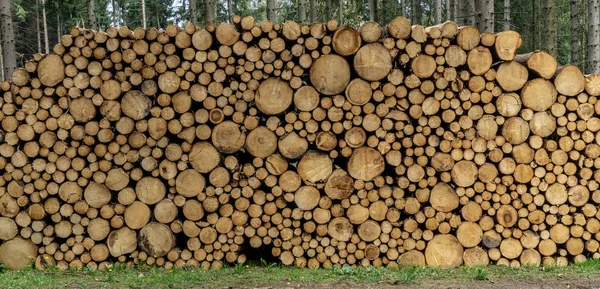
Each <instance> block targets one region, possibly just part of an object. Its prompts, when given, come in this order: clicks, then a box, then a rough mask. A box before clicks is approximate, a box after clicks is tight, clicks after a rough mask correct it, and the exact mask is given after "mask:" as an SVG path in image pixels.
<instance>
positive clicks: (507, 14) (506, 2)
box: [503, 0, 510, 31]
mask: <svg viewBox="0 0 600 289" xmlns="http://www.w3.org/2000/svg"><path fill="white" fill-rule="evenodd" d="M503 28H504V30H505V31H506V30H510V0H504V27H503Z"/></svg>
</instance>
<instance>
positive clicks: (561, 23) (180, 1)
mask: <svg viewBox="0 0 600 289" xmlns="http://www.w3.org/2000/svg"><path fill="white" fill-rule="evenodd" d="M232 15H242V16H248V15H251V16H253V17H254V18H255V19H256V20H257V21H258V22H260V21H263V20H270V21H273V22H278V23H283V22H284V21H286V20H294V21H297V22H299V23H306V24H308V23H313V22H325V21H327V20H328V19H331V18H334V19H337V20H338V21H339V22H340V23H341V24H342V25H350V26H353V27H358V26H360V25H361V24H362V23H364V22H366V21H376V22H379V23H380V24H381V25H385V24H387V23H388V22H389V21H390V20H391V19H392V18H394V17H396V16H400V15H401V16H405V17H407V18H408V19H410V20H411V22H412V23H413V24H421V25H423V26H431V25H435V24H437V23H442V22H444V21H446V20H452V21H455V22H457V23H458V24H459V25H471V26H475V27H477V28H479V29H480V31H482V32H494V31H496V32H498V31H502V30H509V29H510V30H515V31H517V32H519V33H520V34H521V35H522V37H523V45H522V46H521V48H520V50H519V53H524V52H529V51H535V50H546V51H548V52H550V53H551V54H552V55H554V56H555V57H556V58H557V59H558V62H559V63H560V64H563V65H564V64H567V63H572V64H575V65H577V66H578V67H580V68H581V69H582V70H583V71H585V72H587V73H600V0H512V1H511V0H495V1H494V0H0V27H1V31H0V33H1V36H2V38H1V40H2V42H1V44H2V52H3V53H2V54H3V59H2V60H4V61H3V62H2V67H4V70H3V72H4V73H2V75H1V76H2V79H4V78H5V77H4V76H9V75H10V74H9V73H7V72H10V71H12V69H14V67H18V66H23V64H24V62H25V61H26V60H27V59H29V58H30V57H31V55H33V54H35V53H47V52H48V51H51V50H52V47H53V46H54V44H56V43H57V42H58V41H59V38H60V36H61V35H63V34H66V33H68V31H69V29H70V28H71V27H73V26H79V27H85V28H91V29H96V30H98V29H99V30H105V29H106V28H107V27H109V26H115V27H118V26H128V27H161V28H164V27H166V26H167V25H168V24H170V23H178V24H181V25H182V24H183V23H185V22H187V21H192V22H194V23H196V24H198V25H203V24H204V23H206V22H216V23H219V22H223V21H230V19H231V16H232ZM13 47H14V48H13Z"/></svg>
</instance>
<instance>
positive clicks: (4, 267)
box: [0, 263, 6, 273]
mask: <svg viewBox="0 0 600 289" xmlns="http://www.w3.org/2000/svg"><path fill="white" fill-rule="evenodd" d="M5 271H6V266H4V264H2V263H0V273H4V272H5Z"/></svg>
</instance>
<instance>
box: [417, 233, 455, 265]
mask: <svg viewBox="0 0 600 289" xmlns="http://www.w3.org/2000/svg"><path fill="white" fill-rule="evenodd" d="M425 261H426V262H427V265H429V266H439V267H441V268H453V267H457V266H460V265H461V264H462V263H463V246H462V245H461V244H460V242H459V241H458V240H457V239H456V237H454V236H453V235H442V234H440V235H435V236H434V237H433V239H431V241H429V243H427V248H426V249H425Z"/></svg>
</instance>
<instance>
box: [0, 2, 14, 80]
mask: <svg viewBox="0 0 600 289" xmlns="http://www.w3.org/2000/svg"><path fill="white" fill-rule="evenodd" d="M11 3H12V1H11V0H0V16H2V19H0V26H1V27H2V28H1V29H2V46H3V47H2V48H3V49H2V59H3V62H4V63H3V64H4V67H3V68H4V79H6V80H10V79H11V76H12V72H13V70H15V68H16V67H17V52H16V50H15V32H14V30H13V22H12V12H11V9H10V5H11Z"/></svg>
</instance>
